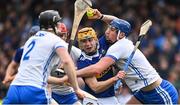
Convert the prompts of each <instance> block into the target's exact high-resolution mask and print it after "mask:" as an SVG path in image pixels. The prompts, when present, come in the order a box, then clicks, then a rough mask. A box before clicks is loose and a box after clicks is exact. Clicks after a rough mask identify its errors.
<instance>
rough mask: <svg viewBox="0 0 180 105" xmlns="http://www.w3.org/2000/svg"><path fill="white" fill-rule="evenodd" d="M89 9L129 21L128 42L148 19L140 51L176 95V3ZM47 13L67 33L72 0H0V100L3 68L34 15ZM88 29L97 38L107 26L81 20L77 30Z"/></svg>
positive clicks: (103, 0) (130, 0)
mask: <svg viewBox="0 0 180 105" xmlns="http://www.w3.org/2000/svg"><path fill="white" fill-rule="evenodd" d="M91 1H92V2H93V8H97V9H99V10H100V11H101V12H102V13H104V14H110V15H114V16H117V17H119V18H122V19H125V20H127V21H129V22H130V23H131V25H132V32H131V34H130V35H129V39H131V40H132V41H133V42H135V41H136V40H137V37H138V33H139V28H140V25H141V24H142V23H143V22H144V21H145V20H146V19H151V20H152V21H153V26H152V27H151V29H150V31H149V32H148V34H147V36H146V37H145V39H144V40H143V42H142V44H141V46H140V49H141V51H142V52H143V53H144V54H145V56H146V57H147V59H148V60H149V61H150V63H151V64H152V65H153V66H154V68H155V69H156V70H157V71H158V72H159V74H160V75H161V77H162V78H164V79H167V80H169V81H170V82H172V83H173V84H174V85H175V87H176V88H177V89H178V90H179V92H180V77H179V75H180V7H179V6H178V5H180V1H179V0H141V1H139V0H91ZM47 9H55V10H58V11H59V13H60V15H61V16H62V21H63V22H64V23H65V24H66V25H67V27H68V30H69V32H71V27H72V22H73V18H74V0H43V1H42V0H1V1H0V99H1V98H2V97H4V95H5V94H6V91H7V87H6V86H4V85H3V84H2V80H3V79H4V75H5V72H6V68H7V65H8V63H9V62H10V61H11V59H12V56H13V54H14V52H15V50H16V49H17V48H18V47H20V46H22V45H23V44H24V42H25V41H26V40H27V38H28V31H29V29H30V28H31V26H32V25H38V15H39V13H40V12H41V11H44V10H47ZM85 26H91V27H93V28H95V30H96V31H97V33H98V35H99V36H101V35H103V34H104V33H103V32H104V30H105V28H106V26H107V25H105V23H103V22H101V21H100V20H94V21H92V20H88V19H87V17H86V16H84V17H83V19H82V21H81V23H80V27H85Z"/></svg>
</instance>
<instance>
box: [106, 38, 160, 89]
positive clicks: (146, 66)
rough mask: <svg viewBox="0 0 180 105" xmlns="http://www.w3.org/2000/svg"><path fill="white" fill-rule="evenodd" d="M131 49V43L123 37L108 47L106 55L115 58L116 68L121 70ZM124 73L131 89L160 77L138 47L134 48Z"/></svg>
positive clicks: (146, 84) (138, 87)
mask: <svg viewBox="0 0 180 105" xmlns="http://www.w3.org/2000/svg"><path fill="white" fill-rule="evenodd" d="M133 49H134V45H133V43H132V42H131V41H130V40H128V39H126V38H123V39H121V40H118V41H117V42H116V43H115V44H113V45H112V46H111V47H110V48H109V49H108V51H107V53H106V56H109V57H112V58H113V59H114V60H116V65H117V66H118V69H119V70H123V67H124V65H125V62H127V59H128V57H129V56H130V54H131V53H132V51H133ZM126 73H127V74H126V77H125V82H126V84H127V85H128V86H129V88H130V89H131V90H132V91H135V90H139V89H141V88H143V87H145V86H148V85H150V84H151V83H153V82H155V81H156V80H157V79H159V78H160V76H159V75H158V73H157V72H156V70H155V69H154V68H153V67H152V66H151V64H150V63H149V62H148V60H147V59H146V57H145V56H144V55H143V53H142V52H141V51H140V50H139V49H137V50H136V52H135V54H134V56H133V58H132V61H131V63H130V64H129V66H128V70H127V71H126Z"/></svg>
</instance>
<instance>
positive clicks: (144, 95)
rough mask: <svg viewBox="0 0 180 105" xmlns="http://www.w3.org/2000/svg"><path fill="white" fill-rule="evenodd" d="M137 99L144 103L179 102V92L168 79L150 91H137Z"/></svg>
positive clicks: (135, 94)
mask: <svg viewBox="0 0 180 105" xmlns="http://www.w3.org/2000/svg"><path fill="white" fill-rule="evenodd" d="M134 96H135V97H136V99H138V100H139V101H140V102H141V103H142V104H171V105H172V104H177V103H178V92H177V90H176V89H175V87H174V86H173V85H172V84H171V83H170V82H168V81H166V80H163V81H162V83H161V84H160V86H158V87H156V88H155V89H153V90H150V91H142V90H140V91H137V92H135V93H134Z"/></svg>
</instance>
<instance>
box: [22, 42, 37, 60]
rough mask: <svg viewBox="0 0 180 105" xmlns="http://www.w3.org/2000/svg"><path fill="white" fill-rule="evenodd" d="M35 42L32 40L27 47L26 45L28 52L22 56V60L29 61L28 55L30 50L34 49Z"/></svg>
mask: <svg viewBox="0 0 180 105" xmlns="http://www.w3.org/2000/svg"><path fill="white" fill-rule="evenodd" d="M35 43H36V42H35V41H34V40H33V41H32V42H31V43H30V44H29V45H28V50H27V52H26V53H25V54H24V57H23V60H29V53H30V52H31V51H32V49H33V48H34V45H35Z"/></svg>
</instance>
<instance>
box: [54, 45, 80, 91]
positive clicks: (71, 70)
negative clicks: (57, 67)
mask: <svg viewBox="0 0 180 105" xmlns="http://www.w3.org/2000/svg"><path fill="white" fill-rule="evenodd" d="M56 52H57V54H58V56H59V57H60V59H61V61H62V64H63V68H64V71H65V72H66V74H67V75H68V77H69V81H70V83H71V84H72V86H73V88H74V89H75V90H77V89H79V87H78V83H77V77H76V72H75V66H74V63H73V61H72V59H71V57H70V55H69V54H68V52H67V49H65V48H62V47H60V48H57V49H56Z"/></svg>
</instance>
